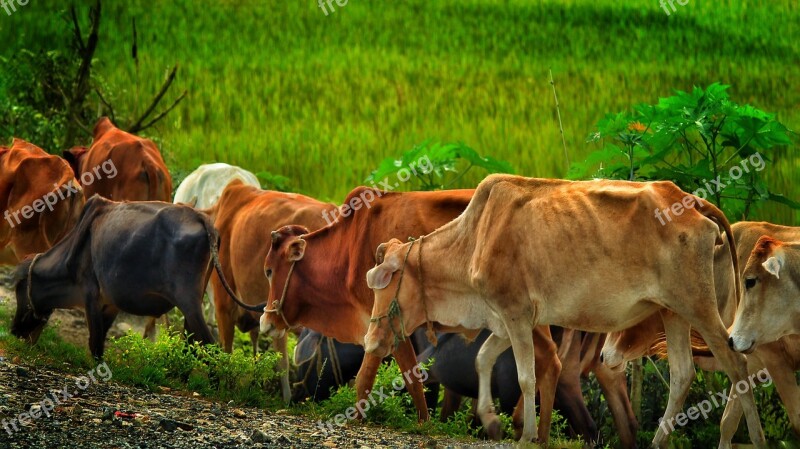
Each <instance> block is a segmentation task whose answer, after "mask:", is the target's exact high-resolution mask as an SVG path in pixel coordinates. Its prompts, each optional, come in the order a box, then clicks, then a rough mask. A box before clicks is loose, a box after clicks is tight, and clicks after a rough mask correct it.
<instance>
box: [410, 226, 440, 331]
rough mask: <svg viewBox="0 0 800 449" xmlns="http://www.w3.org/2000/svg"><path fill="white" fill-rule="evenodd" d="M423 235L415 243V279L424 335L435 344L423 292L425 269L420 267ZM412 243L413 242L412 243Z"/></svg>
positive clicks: (425, 296)
mask: <svg viewBox="0 0 800 449" xmlns="http://www.w3.org/2000/svg"><path fill="white" fill-rule="evenodd" d="M424 238H425V237H424V236H420V238H419V239H418V241H419V244H418V245H417V280H418V281H419V299H420V301H421V302H422V311H423V313H424V314H425V327H426V328H427V329H426V330H425V336H426V337H428V341H429V342H431V344H432V345H433V346H436V344H437V343H438V339H437V338H436V332H434V330H433V323H432V322H431V319H430V315H429V314H428V298H427V295H426V294H425V271H424V270H423V269H422V240H423V239H424ZM412 245H413V243H412Z"/></svg>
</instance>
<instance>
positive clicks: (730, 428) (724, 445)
mask: <svg viewBox="0 0 800 449" xmlns="http://www.w3.org/2000/svg"><path fill="white" fill-rule="evenodd" d="M731 389H733V387H731ZM741 419H742V403H741V402H739V399H738V398H736V397H735V396H734V395H730V397H729V399H728V402H727V403H726V404H725V411H724V412H722V422H720V424H719V446H717V447H718V449H731V443H732V442H733V435H734V434H735V433H736V431H737V430H738V429H739V422H740V421H741Z"/></svg>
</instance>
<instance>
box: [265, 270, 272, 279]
mask: <svg viewBox="0 0 800 449" xmlns="http://www.w3.org/2000/svg"><path fill="white" fill-rule="evenodd" d="M264 274H266V275H267V279H269V278H271V277H272V268H267V269H266V270H264Z"/></svg>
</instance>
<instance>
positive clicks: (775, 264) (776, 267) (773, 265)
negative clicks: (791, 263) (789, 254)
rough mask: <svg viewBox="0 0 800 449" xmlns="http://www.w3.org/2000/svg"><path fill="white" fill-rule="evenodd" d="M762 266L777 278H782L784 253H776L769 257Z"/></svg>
mask: <svg viewBox="0 0 800 449" xmlns="http://www.w3.org/2000/svg"><path fill="white" fill-rule="evenodd" d="M761 266H763V267H764V269H765V270H767V273H769V274H771V275H773V276H775V277H776V278H777V279H780V278H781V277H780V272H781V268H783V254H780V253H778V254H775V255H774V256H772V257H770V258H769V259H767V261H766V262H764V263H762V264H761Z"/></svg>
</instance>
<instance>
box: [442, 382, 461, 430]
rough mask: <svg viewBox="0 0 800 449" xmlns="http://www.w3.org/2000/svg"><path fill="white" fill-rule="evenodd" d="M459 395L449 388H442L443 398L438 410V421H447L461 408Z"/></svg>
mask: <svg viewBox="0 0 800 449" xmlns="http://www.w3.org/2000/svg"><path fill="white" fill-rule="evenodd" d="M461 399H462V398H461V395H460V394H458V393H456V392H454V391H453V390H451V389H449V388H445V389H444V399H442V408H441V411H440V412H439V421H441V422H447V420H448V419H450V417H451V416H453V415H454V414H455V413H456V412H457V411H458V409H460V408H461Z"/></svg>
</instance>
